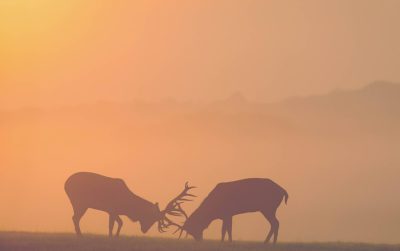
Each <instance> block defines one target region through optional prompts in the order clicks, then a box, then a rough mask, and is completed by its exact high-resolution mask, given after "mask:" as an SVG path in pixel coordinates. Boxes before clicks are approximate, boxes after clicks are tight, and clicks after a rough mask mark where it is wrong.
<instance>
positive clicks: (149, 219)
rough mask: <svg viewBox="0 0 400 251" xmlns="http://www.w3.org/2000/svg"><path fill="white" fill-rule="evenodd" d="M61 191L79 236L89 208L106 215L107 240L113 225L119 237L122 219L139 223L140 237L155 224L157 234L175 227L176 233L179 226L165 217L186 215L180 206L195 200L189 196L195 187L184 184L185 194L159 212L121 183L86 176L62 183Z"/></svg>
mask: <svg viewBox="0 0 400 251" xmlns="http://www.w3.org/2000/svg"><path fill="white" fill-rule="evenodd" d="M64 188H65V192H66V193H67V195H68V197H69V200H70V201H71V204H72V208H73V210H74V215H73V216H72V221H73V223H74V226H75V231H76V234H77V235H78V236H80V235H82V234H81V229H80V226H79V222H80V220H81V218H82V216H83V215H84V214H85V212H86V211H87V209H89V208H92V209H96V210H100V211H104V212H107V213H108V214H109V236H110V237H112V234H113V228H114V223H115V222H117V224H118V229H117V232H116V236H119V233H120V231H121V228H122V225H123V222H122V220H121V218H120V216H121V215H125V216H127V217H128V218H129V219H130V220H132V221H134V222H136V221H139V223H140V227H141V231H142V232H143V233H146V232H147V231H148V230H149V229H150V228H151V226H152V225H153V224H154V223H155V222H158V231H160V232H165V231H166V230H167V229H168V228H169V227H170V226H176V227H178V230H179V228H181V226H180V225H178V224H176V223H174V222H173V221H171V220H170V219H169V218H168V217H167V215H172V216H181V215H186V213H185V212H183V210H182V208H181V204H182V203H183V202H184V201H190V199H189V198H188V197H195V196H194V195H192V194H189V193H188V191H189V190H190V189H192V188H194V187H191V186H189V185H188V183H187V182H186V184H185V188H184V190H183V191H182V192H181V193H180V194H179V195H178V196H177V197H176V198H174V199H173V200H171V201H170V202H169V203H168V204H167V206H166V208H165V209H164V210H162V211H161V210H160V208H159V206H158V203H154V204H153V203H151V202H149V201H147V200H145V199H143V198H141V197H139V196H137V195H136V194H134V193H133V192H131V191H130V190H129V188H128V186H127V185H126V184H125V182H124V181H123V180H122V179H116V178H110V177H106V176H103V175H99V174H95V173H89V172H79V173H75V174H73V175H71V176H70V177H69V178H68V179H67V181H66V182H65V186H64Z"/></svg>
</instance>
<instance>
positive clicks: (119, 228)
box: [115, 216, 123, 237]
mask: <svg viewBox="0 0 400 251" xmlns="http://www.w3.org/2000/svg"><path fill="white" fill-rule="evenodd" d="M115 221H116V222H117V224H118V229H117V234H116V235H117V237H118V236H119V233H120V232H121V228H122V225H123V222H122V220H121V218H120V217H119V216H117V217H116V218H115Z"/></svg>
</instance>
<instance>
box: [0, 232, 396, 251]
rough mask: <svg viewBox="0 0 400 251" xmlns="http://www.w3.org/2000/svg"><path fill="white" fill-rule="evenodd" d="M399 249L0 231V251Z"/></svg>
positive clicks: (391, 247) (391, 248) (390, 249)
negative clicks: (113, 237) (114, 237)
mask: <svg viewBox="0 0 400 251" xmlns="http://www.w3.org/2000/svg"><path fill="white" fill-rule="evenodd" d="M64 250H73V251H92V250H93V251H106V250H107V251H128V250H129V251H175V250H176V251H179V250H182V251H208V250H210V251H225V250H226V251H228V250H229V251H258V250H260V251H261V250H273V251H375V250H381V251H400V245H384V244H362V243H279V244H277V245H276V246H272V245H264V244H263V243H259V242H243V241H237V242H235V241H234V242H233V243H221V242H219V241H204V242H194V241H192V240H177V239H166V238H165V239H164V238H150V237H128V236H122V237H120V238H118V239H109V238H108V237H106V236H102V235H85V236H84V237H82V238H77V237H76V236H75V235H74V234H58V233H25V232H0V251H64Z"/></svg>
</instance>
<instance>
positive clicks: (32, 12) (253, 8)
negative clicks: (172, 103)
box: [0, 0, 400, 108]
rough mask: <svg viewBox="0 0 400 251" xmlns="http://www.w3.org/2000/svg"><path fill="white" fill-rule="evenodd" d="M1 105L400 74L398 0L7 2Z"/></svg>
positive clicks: (283, 91)
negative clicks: (399, 66) (327, 0)
mask: <svg viewBox="0 0 400 251" xmlns="http://www.w3.org/2000/svg"><path fill="white" fill-rule="evenodd" d="M0 5H1V6H0V7H1V8H0V36H1V39H0V66H1V67H0V80H1V81H0V82H1V84H0V107H5V108H13V107H21V106H26V105H41V106H46V105H49V104H51V105H53V104H58V103H62V104H65V103H68V104H71V103H72V104H74V103H92V102H95V101H97V100H117V101H131V100H132V99H145V100H159V99H164V98H170V97H172V98H176V99H178V100H191V99H194V100H213V99H219V98H224V97H226V96H228V95H230V94H231V93H232V92H235V91H242V92H243V93H244V94H245V95H246V96H248V97H249V98H251V99H254V100H267V101H268V100H277V99H281V98H285V97H288V96H292V95H303V94H311V93H323V92H326V91H329V90H332V89H335V88H340V87H357V86H362V85H364V84H365V83H368V82H371V81H374V80H381V79H384V80H391V81H399V80H400V73H399V71H398V67H397V66H398V65H399V63H400V62H399V61H400V49H399V46H398V44H399V43H400V34H399V32H398V27H397V26H398V23H399V22H400V17H399V15H398V11H399V9H400V3H399V1H396V0H393V1H390V0H385V1H380V0H379V1H378V0H376V1H363V0H359V1H347V0H346V1H344V0H341V1H331V2H325V1H324V2H322V1H301V2H298V1H251V2H246V3H245V2H242V1H217V2H216V1H197V2H193V1H168V2H165V1H112V3H111V2H109V1H77V0H72V1H63V0H62V1H51V0H19V1H1V3H0Z"/></svg>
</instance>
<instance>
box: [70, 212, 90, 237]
mask: <svg viewBox="0 0 400 251" xmlns="http://www.w3.org/2000/svg"><path fill="white" fill-rule="evenodd" d="M86 210H87V208H74V215H73V216H72V221H73V222H74V226H75V232H76V234H77V235H78V236H81V235H82V232H81V228H80V226H79V222H80V220H81V218H82V216H83V215H84V214H85V212H86Z"/></svg>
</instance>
